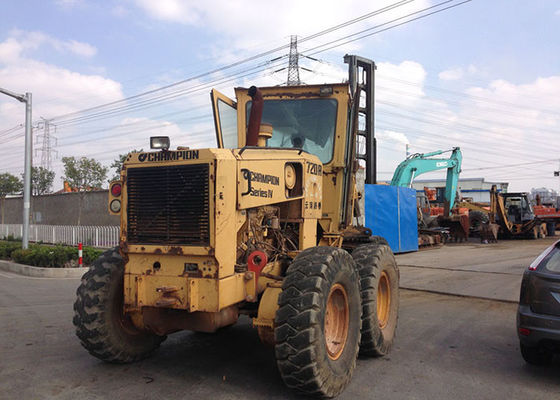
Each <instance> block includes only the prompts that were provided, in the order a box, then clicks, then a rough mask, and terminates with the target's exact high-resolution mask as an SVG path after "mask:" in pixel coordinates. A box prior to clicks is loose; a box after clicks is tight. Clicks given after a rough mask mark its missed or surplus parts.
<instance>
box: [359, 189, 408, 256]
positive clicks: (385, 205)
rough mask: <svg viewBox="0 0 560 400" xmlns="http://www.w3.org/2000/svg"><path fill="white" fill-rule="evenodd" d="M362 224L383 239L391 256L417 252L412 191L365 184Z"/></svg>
mask: <svg viewBox="0 0 560 400" xmlns="http://www.w3.org/2000/svg"><path fill="white" fill-rule="evenodd" d="M365 217H366V221H365V225H366V227H368V228H369V229H371V231H372V232H373V234H374V235H378V236H383V237H384V238H385V239H387V242H389V246H391V250H393V252H394V253H403V252H406V251H416V250H418V222H417V216H416V191H415V190H414V189H409V188H403V187H398V186H387V185H365Z"/></svg>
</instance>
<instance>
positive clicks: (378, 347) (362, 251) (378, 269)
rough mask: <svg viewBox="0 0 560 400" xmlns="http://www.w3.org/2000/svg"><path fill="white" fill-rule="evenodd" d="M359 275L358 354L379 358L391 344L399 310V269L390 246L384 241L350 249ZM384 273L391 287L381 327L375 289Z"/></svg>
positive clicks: (386, 351) (387, 350)
mask: <svg viewBox="0 0 560 400" xmlns="http://www.w3.org/2000/svg"><path fill="white" fill-rule="evenodd" d="M352 257H353V258H354V261H356V266H357V268H358V272H359V274H360V294H361V298H362V339H361V341H360V354H361V355H365V356H372V357H380V356H384V355H386V354H387V353H388V352H389V350H390V349H391V346H392V344H393V340H394V338H395V333H396V329H397V322H398V313H399V278H400V276H399V270H398V267H397V263H396V261H395V257H394V255H393V252H392V251H391V248H390V247H389V246H388V245H384V244H370V243H368V244H364V245H361V246H359V247H357V248H356V249H355V250H354V251H353V252H352ZM383 272H385V274H386V276H387V278H388V281H389V282H388V283H389V288H390V305H389V315H388V318H387V323H386V324H385V326H384V327H383V328H381V327H380V324H379V319H378V315H377V290H378V287H379V280H380V278H381V275H382V274H383Z"/></svg>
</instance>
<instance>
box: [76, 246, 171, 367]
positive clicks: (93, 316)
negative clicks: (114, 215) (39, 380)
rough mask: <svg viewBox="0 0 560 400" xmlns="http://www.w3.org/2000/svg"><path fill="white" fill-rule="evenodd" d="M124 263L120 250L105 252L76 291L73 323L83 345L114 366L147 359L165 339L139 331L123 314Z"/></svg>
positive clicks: (94, 354)
mask: <svg viewBox="0 0 560 400" xmlns="http://www.w3.org/2000/svg"><path fill="white" fill-rule="evenodd" d="M123 279H124V261H123V259H122V257H121V255H120V254H119V252H118V249H117V248H114V249H111V250H108V251H106V252H105V253H103V254H102V255H101V256H100V257H99V258H98V259H97V260H96V261H95V262H94V263H93V265H92V266H91V268H90V269H89V271H88V272H86V273H85V274H84V276H83V277H82V283H81V285H80V286H79V287H78V290H77V291H76V295H77V298H76V302H75V303H74V319H73V323H74V326H75V327H76V335H77V336H78V338H79V339H80V342H81V344H82V346H83V347H84V348H85V349H86V350H87V351H88V352H89V353H90V354H91V355H93V356H95V357H97V358H99V359H100V360H103V361H106V362H111V363H129V362H134V361H139V360H141V359H143V358H146V357H148V356H149V355H150V354H151V353H152V352H153V351H154V350H155V349H157V348H158V347H159V345H160V344H161V342H163V341H164V340H165V336H158V335H155V334H153V333H150V332H145V331H140V330H138V329H136V328H135V327H134V325H133V324H132V322H131V321H130V320H129V319H127V317H125V316H124V315H123V312H122V307H123Z"/></svg>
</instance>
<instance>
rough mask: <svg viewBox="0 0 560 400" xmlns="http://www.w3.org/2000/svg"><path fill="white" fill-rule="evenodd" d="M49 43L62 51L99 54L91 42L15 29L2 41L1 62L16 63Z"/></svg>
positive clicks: (86, 55) (90, 54)
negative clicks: (61, 38) (63, 38)
mask: <svg viewBox="0 0 560 400" xmlns="http://www.w3.org/2000/svg"><path fill="white" fill-rule="evenodd" d="M43 45H47V46H50V47H52V48H54V49H55V50H57V51H58V52H60V53H67V52H69V53H72V54H74V55H77V56H80V57H85V58H91V57H93V56H95V55H96V54H97V48H95V47H94V46H92V45H91V44H88V43H84V42H79V41H77V40H73V39H71V40H60V39H57V38H54V37H52V36H49V35H47V34H45V33H42V32H26V31H21V30H13V31H11V32H10V36H9V37H8V38H7V39H6V40H4V41H3V42H1V43H0V64H2V63H4V64H9V63H16V62H18V61H19V59H20V58H21V57H24V56H25V55H26V53H31V52H32V51H33V50H37V49H38V48H39V47H40V46H43Z"/></svg>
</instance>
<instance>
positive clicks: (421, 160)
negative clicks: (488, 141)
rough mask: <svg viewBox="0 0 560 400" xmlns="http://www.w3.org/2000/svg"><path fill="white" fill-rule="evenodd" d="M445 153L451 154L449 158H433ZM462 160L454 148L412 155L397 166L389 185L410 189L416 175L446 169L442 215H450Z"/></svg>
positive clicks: (456, 148)
mask: <svg viewBox="0 0 560 400" xmlns="http://www.w3.org/2000/svg"><path fill="white" fill-rule="evenodd" d="M447 152H451V156H450V157H449V158H433V157H435V156H438V155H441V154H444V153H447ZM462 160H463V156H462V154H461V149H460V148H459V147H454V148H453V149H451V150H445V151H444V150H438V151H434V152H431V153H423V154H412V155H410V156H409V157H408V158H407V159H406V160H404V161H403V162H402V163H400V164H399V166H398V167H397V169H396V170H395V174H394V175H393V179H392V180H391V185H393V186H402V187H410V186H411V184H412V180H413V179H414V178H415V177H416V176H418V175H421V174H424V173H426V172H431V171H437V170H440V169H447V179H446V185H445V209H444V215H450V213H451V209H452V208H453V206H454V205H455V198H456V194H457V184H458V182H459V173H460V172H461V162H462Z"/></svg>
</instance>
